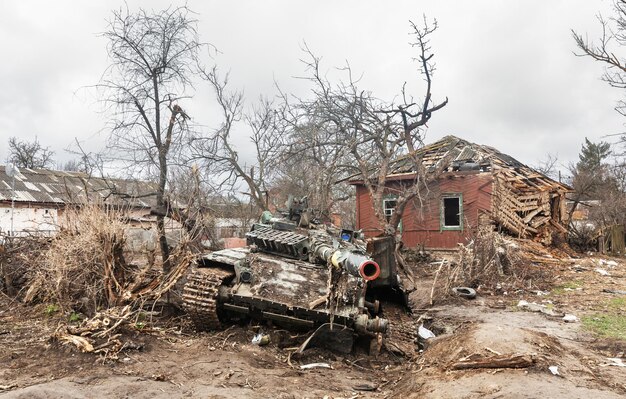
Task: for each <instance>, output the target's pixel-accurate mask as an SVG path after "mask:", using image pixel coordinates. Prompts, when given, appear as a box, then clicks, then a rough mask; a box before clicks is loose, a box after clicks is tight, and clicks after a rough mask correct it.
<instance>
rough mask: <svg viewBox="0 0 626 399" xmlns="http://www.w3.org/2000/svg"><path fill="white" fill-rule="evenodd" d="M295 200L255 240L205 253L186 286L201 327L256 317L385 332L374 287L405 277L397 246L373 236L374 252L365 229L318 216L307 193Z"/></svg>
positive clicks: (289, 324) (258, 229)
mask: <svg viewBox="0 0 626 399" xmlns="http://www.w3.org/2000/svg"><path fill="white" fill-rule="evenodd" d="M287 205H288V211H287V212H285V213H284V214H283V215H281V217H274V216H273V215H271V214H270V213H269V212H265V213H264V214H263V215H262V217H261V220H260V221H259V223H256V224H254V225H253V226H252V229H251V230H250V231H249V232H248V233H247V234H246V241H247V246H245V247H243V248H234V249H224V250H220V251H215V252H211V253H208V254H203V255H202V256H200V257H199V259H198V260H197V263H196V266H195V267H194V268H193V269H192V271H191V272H190V274H189V275H188V277H187V283H186V284H185V286H184V288H183V307H184V309H185V310H186V312H187V314H188V315H189V317H190V318H191V320H192V321H193V323H194V324H195V326H196V328H197V329H198V330H215V329H219V328H220V327H221V326H222V322H223V321H226V320H228V319H242V318H244V319H248V318H250V319H257V320H261V321H269V322H271V323H273V324H276V325H280V326H283V327H286V328H291V329H294V328H300V329H315V328H318V331H319V330H321V329H322V328H326V329H331V330H333V329H334V330H342V331H344V332H345V331H348V332H349V333H351V334H352V335H353V336H370V337H375V336H377V335H380V334H384V333H385V332H386V330H387V326H388V321H387V320H386V319H384V318H381V317H378V313H379V303H378V301H375V300H373V299H371V298H370V297H369V296H368V289H370V288H372V287H375V286H378V287H380V286H394V285H397V283H398V281H397V274H396V273H395V263H394V262H393V260H392V259H393V255H392V254H390V250H389V245H387V244H386V243H385V242H382V241H379V242H373V244H372V242H370V243H369V244H370V245H369V248H368V249H369V250H370V251H372V252H373V253H375V254H376V255H377V256H378V259H374V258H373V257H372V256H371V255H370V254H368V253H367V251H366V246H365V245H364V244H365V243H364V242H363V241H361V240H360V233H358V232H354V231H351V230H340V229H336V228H333V227H329V226H325V225H323V224H316V223H315V220H310V219H311V216H310V215H311V212H310V210H308V205H307V200H306V197H305V198H302V199H294V198H291V197H290V200H289V201H288V203H287ZM368 299H370V300H368Z"/></svg>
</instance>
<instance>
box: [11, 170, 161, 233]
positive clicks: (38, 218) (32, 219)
mask: <svg viewBox="0 0 626 399" xmlns="http://www.w3.org/2000/svg"><path fill="white" fill-rule="evenodd" d="M9 170H10V169H8V168H7V167H5V166H0V235H18V236H25V235H33V234H34V235H53V234H55V233H56V232H57V231H58V230H59V228H60V227H61V226H63V224H64V222H65V221H64V214H65V210H66V209H67V208H68V207H77V206H82V205H85V204H89V203H96V204H102V205H105V206H107V207H110V208H116V209H122V210H124V211H125V212H124V213H125V215H126V216H127V218H128V222H129V226H131V227H133V226H135V227H138V228H139V229H149V228H151V227H152V225H153V224H154V223H155V218H154V217H153V216H151V215H150V210H151V209H152V208H153V207H154V206H155V204H156V185H155V184H153V183H150V182H144V181H138V180H123V179H111V178H106V179H105V178H97V177H93V176H89V175H87V174H85V173H80V172H66V171H59V170H49V169H28V168H22V169H20V170H19V171H16V173H8V172H9Z"/></svg>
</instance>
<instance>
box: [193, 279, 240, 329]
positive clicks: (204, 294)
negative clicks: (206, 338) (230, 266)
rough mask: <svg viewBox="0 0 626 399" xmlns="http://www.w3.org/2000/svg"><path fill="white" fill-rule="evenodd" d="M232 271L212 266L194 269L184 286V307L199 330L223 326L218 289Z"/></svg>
mask: <svg viewBox="0 0 626 399" xmlns="http://www.w3.org/2000/svg"><path fill="white" fill-rule="evenodd" d="M231 275H232V273H231V272H228V271H225V270H221V269H211V268H199V269H195V270H192V271H191V273H189V275H188V276H187V283H186V284H185V286H184V288H183V308H184V309H185V311H186V312H187V314H188V315H189V317H190V318H191V321H192V322H193V324H194V325H195V326H196V329H197V330H199V331H209V330H217V329H219V328H220V327H221V323H220V319H219V317H218V315H217V296H218V289H219V287H220V286H221V285H222V283H223V282H224V279H226V278H227V277H229V276H231Z"/></svg>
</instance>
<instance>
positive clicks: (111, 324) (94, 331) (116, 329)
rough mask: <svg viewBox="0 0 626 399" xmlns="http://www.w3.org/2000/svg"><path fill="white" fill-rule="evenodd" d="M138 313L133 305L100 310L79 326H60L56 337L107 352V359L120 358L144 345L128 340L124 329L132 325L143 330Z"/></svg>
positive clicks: (82, 347)
mask: <svg viewBox="0 0 626 399" xmlns="http://www.w3.org/2000/svg"><path fill="white" fill-rule="evenodd" d="M137 317H138V312H137V311H133V310H132V308H131V306H129V305H127V306H124V307H114V308H110V309H106V310H103V311H101V312H97V313H96V314H95V315H94V316H93V317H92V318H90V319H87V320H84V321H83V322H81V323H80V324H79V325H68V324H63V325H61V326H59V328H57V331H56V332H55V333H54V335H53V337H52V338H53V340H55V341H57V342H60V343H61V344H63V345H69V344H71V345H73V346H75V347H76V348H78V349H79V350H80V351H81V352H88V353H96V354H101V355H103V357H104V359H105V360H106V359H117V354H118V353H119V352H120V351H122V350H124V349H140V348H141V345H138V344H136V343H133V342H132V341H124V340H123V338H122V335H123V334H122V333H121V330H122V329H123V328H126V327H128V326H133V327H134V328H135V329H141V328H142V326H143V324H141V323H139V322H137Z"/></svg>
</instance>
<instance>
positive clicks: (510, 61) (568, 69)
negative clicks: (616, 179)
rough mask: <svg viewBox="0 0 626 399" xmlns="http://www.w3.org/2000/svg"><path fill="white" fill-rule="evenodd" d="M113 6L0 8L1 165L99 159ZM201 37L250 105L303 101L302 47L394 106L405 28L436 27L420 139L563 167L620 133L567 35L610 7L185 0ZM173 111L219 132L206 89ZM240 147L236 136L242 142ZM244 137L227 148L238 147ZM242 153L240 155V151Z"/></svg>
mask: <svg viewBox="0 0 626 399" xmlns="http://www.w3.org/2000/svg"><path fill="white" fill-rule="evenodd" d="M122 4H123V3H122V2H117V3H116V2H107V1H90V2H77V1H60V2H48V1H23V2H2V3H1V4H0V37H2V38H3V40H2V41H0V54H2V55H3V57H2V58H3V62H1V63H0V87H1V88H2V90H0V160H4V159H5V158H6V155H7V154H6V148H5V147H6V144H5V143H6V142H7V140H8V138H9V137H10V136H18V137H20V138H23V139H31V138H33V137H34V136H35V135H37V136H38V137H39V140H40V141H41V142H42V143H43V144H44V145H50V146H51V147H52V148H53V149H54V150H55V151H56V153H57V159H62V160H63V159H69V158H71V156H70V155H68V154H65V153H64V149H65V148H66V147H67V146H69V145H70V144H71V143H72V142H73V140H74V138H75V137H76V138H78V139H80V140H82V141H84V142H85V145H86V146H87V148H88V149H90V150H95V149H97V148H98V147H100V146H102V144H103V141H104V136H105V134H106V132H102V133H98V132H100V131H101V130H102V129H103V128H104V124H105V121H106V118H105V116H104V115H101V114H99V113H98V112H97V111H98V109H99V106H98V105H97V104H95V96H94V93H93V92H92V91H90V90H87V89H81V88H82V87H84V86H88V85H91V84H94V83H96V82H97V81H98V79H99V77H100V74H101V73H102V71H103V70H104V68H105V67H106V65H107V58H106V50H105V46H106V43H105V41H104V40H103V39H102V38H101V37H99V36H98V35H97V33H98V32H100V31H102V30H104V29H105V27H106V22H105V19H106V18H107V17H108V16H109V14H110V10H111V8H112V7H119V6H121V5H122ZM168 4H169V3H168V2H165V1H157V2H153V1H150V2H148V1H143V2H142V1H129V7H130V8H131V9H132V8H135V7H137V6H139V5H141V6H143V7H145V8H156V7H164V6H167V5H168ZM188 4H189V6H190V7H191V8H192V9H194V10H196V11H197V12H198V14H199V15H198V19H199V21H200V25H199V30H200V34H201V38H202V39H203V40H205V41H207V42H210V43H212V44H213V45H215V46H217V48H218V49H219V50H220V53H219V54H217V55H216V56H215V57H214V58H212V59H211V58H209V57H207V63H208V64H211V63H213V62H215V63H217V64H219V65H220V68H221V69H222V70H224V71H230V73H231V77H232V84H233V88H238V89H243V90H245V92H246V95H247V98H248V99H249V100H250V101H254V100H255V99H256V98H257V97H258V96H259V95H261V94H265V95H272V94H273V93H274V91H273V90H274V89H273V79H276V80H277V81H278V82H279V83H280V84H281V86H282V87H283V89H285V90H286V91H290V92H295V93H298V94H300V95H306V93H307V90H308V89H307V86H306V84H305V82H302V81H300V80H296V79H293V77H294V76H298V75H302V74H303V73H304V71H303V65H302V64H301V63H300V62H299V59H300V58H301V57H302V56H303V54H302V53H301V51H300V46H301V45H302V43H303V41H305V40H306V42H307V44H308V45H309V46H310V47H311V48H312V49H313V50H314V51H315V52H316V53H317V54H319V55H320V56H322V57H323V60H324V65H325V66H326V67H327V68H328V70H329V74H331V76H334V72H333V70H332V67H333V66H339V65H343V64H344V63H345V62H346V60H347V61H349V62H350V65H351V66H352V67H353V69H354V71H356V72H357V73H363V79H362V85H363V87H364V88H368V89H371V90H372V91H373V92H374V93H375V94H376V95H377V96H378V97H380V98H384V99H389V100H390V99H393V98H394V96H397V95H398V93H399V89H400V88H401V86H402V84H403V83H404V82H405V81H407V82H408V87H409V88H410V89H412V92H413V93H415V95H416V96H419V95H420V88H421V79H420V77H419V76H418V75H417V72H416V65H415V63H414V62H412V61H411V57H412V55H413V54H412V50H411V48H410V47H409V45H408V42H409V40H410V36H409V35H408V33H409V26H408V20H409V19H413V20H414V21H416V22H417V21H419V20H420V19H421V18H422V14H423V13H425V14H427V15H428V16H429V17H431V18H432V17H435V18H437V19H438V21H439V24H440V30H439V31H438V32H437V34H436V36H435V37H434V39H433V42H432V44H433V49H434V51H435V53H436V62H437V71H436V75H435V86H434V94H435V95H436V96H437V97H438V98H440V99H442V98H444V97H445V96H447V97H448V98H449V99H450V104H449V106H448V107H446V108H445V109H444V110H442V111H440V112H439V113H438V114H437V115H435V116H434V117H433V119H432V121H431V123H430V124H429V131H428V139H429V140H435V139H437V138H439V137H441V136H444V135H446V134H454V135H458V136H461V137H463V138H465V139H468V140H470V141H475V142H478V143H481V144H489V145H492V146H494V147H497V148H499V149H500V150H502V151H504V152H506V153H509V154H510V155H512V156H514V157H516V158H518V159H519V160H521V161H522V162H525V163H529V164H536V163H537V162H538V161H539V160H541V159H543V158H544V157H545V155H546V154H547V153H553V154H558V155H559V157H560V159H561V162H562V163H568V162H571V161H574V160H575V159H576V157H577V153H578V151H579V149H580V145H581V144H582V141H583V138H584V137H585V136H588V137H589V138H590V139H592V140H600V139H601V138H602V137H603V136H604V135H606V134H611V133H616V132H620V131H622V124H623V120H622V118H621V117H620V116H619V115H618V114H617V113H616V112H615V111H613V106H614V104H615V102H616V101H617V99H619V98H620V96H621V93H619V92H618V91H616V90H612V89H610V88H609V87H607V86H606V85H605V84H604V83H603V82H601V81H600V80H599V76H600V75H601V73H602V67H601V65H599V64H597V63H594V62H592V61H591V60H589V59H581V58H577V57H575V56H574V55H573V51H574V50H575V48H574V43H573V40H572V39H571V34H570V29H572V28H574V29H576V30H577V31H580V32H589V34H590V37H595V36H596V35H597V33H598V26H597V22H596V20H595V15H596V13H597V12H599V11H601V12H603V13H604V14H605V15H609V14H610V12H611V11H610V2H609V1H607V0H604V1H600V2H587V1H582V0H579V1H551V2H545V1H539V0H534V1H507V2H502V1H495V0H493V1H473V2H466V1H454V2H445V3H443V4H442V2H436V1H420V2H414V1H396V2H393V3H388V2H374V1H342V2H332V1H315V2H312V1H310V2H295V1H263V2H259V1H233V2H218V1H210V2H204V1H189V3H188ZM186 109H189V110H190V114H191V115H192V116H193V117H194V120H195V122H196V123H199V124H202V125H204V126H207V128H210V127H211V126H216V125H217V123H218V119H217V115H216V113H215V111H214V104H213V102H212V99H211V93H210V91H209V88H208V87H207V86H205V85H202V84H198V86H197V93H196V97H195V98H194V100H193V102H192V103H189V104H186ZM242 134H243V130H242ZM245 141H246V140H245V138H242V139H241V140H240V142H244V143H245ZM242 148H243V149H244V150H245V145H242Z"/></svg>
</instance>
